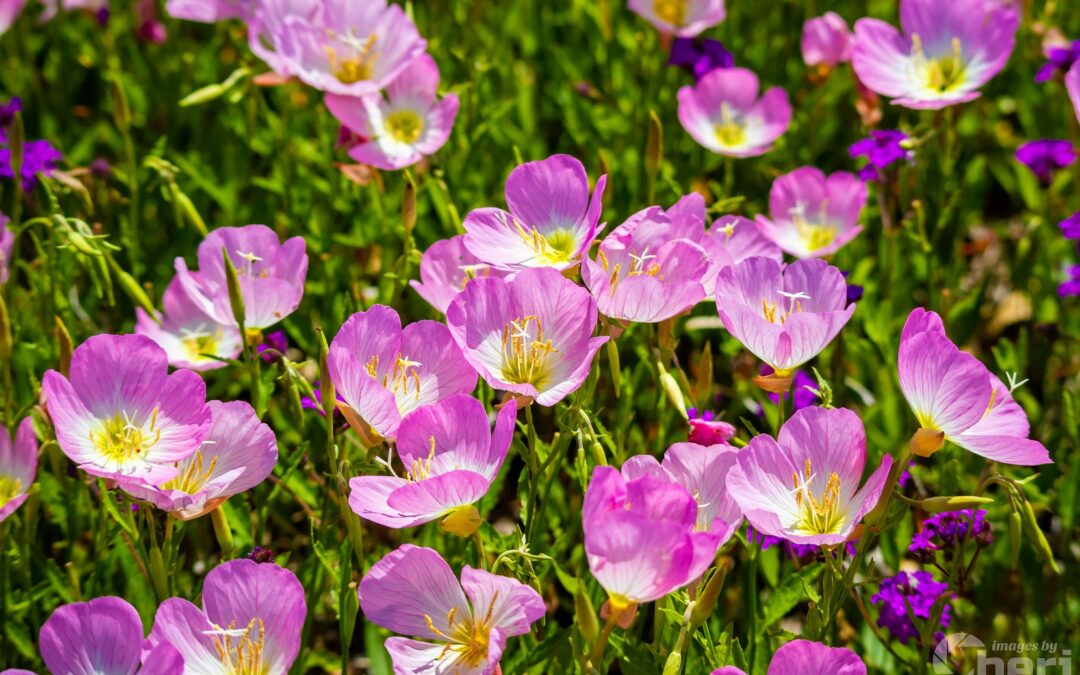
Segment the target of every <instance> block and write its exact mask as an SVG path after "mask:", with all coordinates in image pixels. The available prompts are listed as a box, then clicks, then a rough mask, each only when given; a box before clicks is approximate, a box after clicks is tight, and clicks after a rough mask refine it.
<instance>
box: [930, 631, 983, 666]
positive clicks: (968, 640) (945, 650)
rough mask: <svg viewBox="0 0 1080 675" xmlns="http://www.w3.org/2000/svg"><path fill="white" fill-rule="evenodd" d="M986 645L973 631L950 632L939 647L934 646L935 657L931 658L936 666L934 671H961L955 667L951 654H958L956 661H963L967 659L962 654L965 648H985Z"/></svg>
mask: <svg viewBox="0 0 1080 675" xmlns="http://www.w3.org/2000/svg"><path fill="white" fill-rule="evenodd" d="M985 647H986V645H984V644H983V641H982V640H980V639H979V638H977V637H975V636H974V635H972V634H971V633H950V634H948V635H946V636H945V637H944V638H943V639H942V640H941V642H939V643H938V646H937V647H935V648H934V657H933V659H931V663H932V664H933V666H934V672H935V673H936V674H937V675H951V674H953V673H959V672H960V671H959V670H957V669H955V668H953V665H952V661H951V660H950V658H949V656H950V655H951V654H956V655H957V658H956V661H957V662H958V663H963V662H964V661H965V660H966V659H964V658H963V656H962V655H963V653H964V651H965V650H968V649H978V650H983V649H985Z"/></svg>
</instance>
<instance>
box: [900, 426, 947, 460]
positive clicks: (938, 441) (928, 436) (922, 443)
mask: <svg viewBox="0 0 1080 675" xmlns="http://www.w3.org/2000/svg"><path fill="white" fill-rule="evenodd" d="M908 446H909V447H910V448H911V451H912V452H913V453H915V454H916V455H918V456H919V457H929V456H930V455H932V454H934V453H935V452H937V451H938V450H940V449H941V448H943V447H944V446H945V432H944V431H941V430H940V429H926V428H920V429H919V430H918V431H916V432H915V433H914V434H913V435H912V436H911V440H910V441H909V442H908Z"/></svg>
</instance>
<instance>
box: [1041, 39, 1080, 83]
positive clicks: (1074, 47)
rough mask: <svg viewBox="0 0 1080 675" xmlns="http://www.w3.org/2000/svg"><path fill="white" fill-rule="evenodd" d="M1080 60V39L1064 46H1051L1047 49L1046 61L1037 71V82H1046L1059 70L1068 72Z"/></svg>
mask: <svg viewBox="0 0 1080 675" xmlns="http://www.w3.org/2000/svg"><path fill="white" fill-rule="evenodd" d="M1078 60H1080V40H1074V41H1073V43H1072V44H1069V45H1065V46H1062V47H1050V48H1048V49H1047V50H1046V63H1044V64H1043V66H1042V67H1041V68H1039V72H1037V73H1035V81H1036V82H1046V81H1047V80H1049V79H1050V78H1052V77H1053V76H1054V73H1057V72H1062V73H1065V72H1068V71H1069V69H1070V68H1072V65H1073V64H1074V63H1076V62H1077V61H1078Z"/></svg>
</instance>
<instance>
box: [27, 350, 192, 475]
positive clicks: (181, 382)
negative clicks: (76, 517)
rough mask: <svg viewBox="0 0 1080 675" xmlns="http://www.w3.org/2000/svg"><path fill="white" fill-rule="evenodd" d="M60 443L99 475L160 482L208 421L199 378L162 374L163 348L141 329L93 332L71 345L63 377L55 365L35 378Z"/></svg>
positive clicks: (189, 450)
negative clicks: (129, 332) (68, 367)
mask: <svg viewBox="0 0 1080 675" xmlns="http://www.w3.org/2000/svg"><path fill="white" fill-rule="evenodd" d="M41 391H42V394H43V395H44V398H45V403H46V405H47V406H48V410H49V416H50V417H52V421H53V425H54V426H55V427H56V441H57V443H58V444H59V445H60V449H61V450H63V451H64V454H65V455H67V456H68V458H69V459H71V461H73V462H75V463H76V464H77V465H78V466H79V468H80V469H82V470H83V471H85V472H87V473H89V474H91V475H94V476H101V477H103V478H112V479H117V480H118V479H121V478H138V479H140V480H142V481H144V482H146V483H149V484H151V485H161V484H162V483H165V482H166V481H169V480H171V479H172V478H173V477H175V476H176V463H177V462H180V461H182V460H184V459H186V458H188V457H190V456H191V455H194V454H195V452H196V451H197V450H198V449H199V447H200V446H201V445H202V442H203V439H204V438H205V437H206V434H207V432H208V431H209V429H210V419H211V413H210V409H209V408H208V407H207V405H206V385H205V384H204V383H203V381H202V378H200V377H199V376H198V375H197V374H196V373H194V372H192V371H190V370H178V371H176V372H175V373H173V374H171V375H170V374H169V361H168V357H167V356H166V354H165V351H164V350H162V349H161V347H158V346H157V344H155V343H154V342H153V341H152V340H150V339H149V338H146V337H143V336H141V335H95V336H94V337H92V338H89V339H88V340H87V341H86V342H84V343H82V344H81V345H79V346H78V347H77V348H76V349H75V353H74V354H72V357H71V376H70V379H69V378H67V377H64V376H63V375H61V374H60V373H58V372H56V371H55V370H50V371H48V372H47V373H45V378H44V380H43V381H42V386H41Z"/></svg>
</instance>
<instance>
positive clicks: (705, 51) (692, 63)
mask: <svg viewBox="0 0 1080 675" xmlns="http://www.w3.org/2000/svg"><path fill="white" fill-rule="evenodd" d="M668 65H669V66H677V67H679V68H685V69H686V70H689V71H690V72H691V73H693V74H694V79H695V80H700V79H701V78H702V77H704V76H705V74H706V73H708V72H711V71H713V70H716V69H717V68H731V67H732V66H734V65H735V57H734V55H732V53H731V52H729V51H728V50H727V48H725V47H724V43H723V42H720V41H719V40H713V39H710V38H685V37H677V38H675V40H674V41H673V42H672V43H671V56H670V57H669V58H668Z"/></svg>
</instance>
